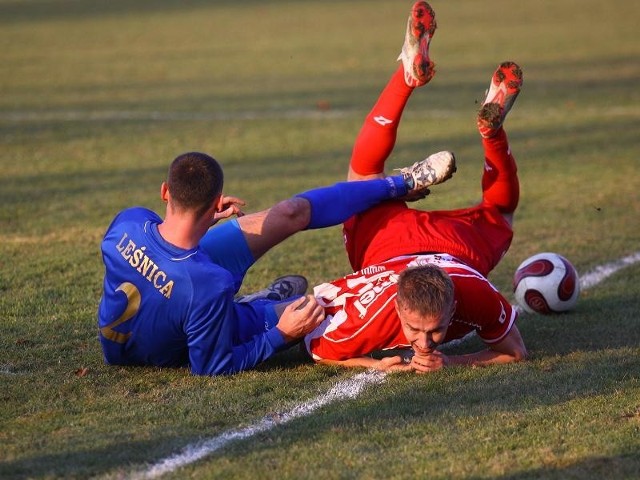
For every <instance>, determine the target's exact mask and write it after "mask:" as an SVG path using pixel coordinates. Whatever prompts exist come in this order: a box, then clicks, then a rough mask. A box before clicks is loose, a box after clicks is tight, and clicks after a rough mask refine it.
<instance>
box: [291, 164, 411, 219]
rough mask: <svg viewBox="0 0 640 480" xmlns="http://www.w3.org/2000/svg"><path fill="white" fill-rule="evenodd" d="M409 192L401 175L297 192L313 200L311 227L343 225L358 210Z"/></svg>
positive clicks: (361, 210) (310, 201)
mask: <svg viewBox="0 0 640 480" xmlns="http://www.w3.org/2000/svg"><path fill="white" fill-rule="evenodd" d="M406 194H407V185H406V184H405V182H404V180H403V178H402V176H401V175H395V176H393V177H386V178H380V179H374V180H364V181H358V182H340V183H336V184H335V185H332V186H330V187H321V188H316V189H314V190H309V191H306V192H303V193H300V194H298V195H296V196H297V197H302V198H306V199H307V200H308V201H309V203H310V204H311V221H310V222H309V225H308V226H307V230H312V229H315V228H324V227H331V226H333V225H339V224H341V223H343V222H345V221H346V220H348V219H349V218H351V217H352V216H354V215H356V214H357V213H360V212H364V211H365V210H367V209H369V208H371V207H373V206H374V205H377V204H378V203H380V202H382V201H384V200H389V199H391V198H397V197H402V196H404V195H406Z"/></svg>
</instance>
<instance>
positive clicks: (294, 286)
mask: <svg viewBox="0 0 640 480" xmlns="http://www.w3.org/2000/svg"><path fill="white" fill-rule="evenodd" d="M308 286H309V284H308V283H307V279H306V278H304V277H303V276H302V275H285V276H284V277H278V278H276V279H275V280H274V281H273V282H271V285H269V286H268V287H267V288H265V289H264V290H260V291H259V292H255V293H251V294H249V295H244V296H242V297H238V298H236V302H238V303H248V302H253V301H254V300H261V299H267V300H276V301H281V300H286V299H287V298H291V297H296V296H299V295H304V294H305V293H306V292H307V287H308Z"/></svg>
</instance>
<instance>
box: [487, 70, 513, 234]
mask: <svg viewBox="0 0 640 480" xmlns="http://www.w3.org/2000/svg"><path fill="white" fill-rule="evenodd" d="M521 87H522V70H521V68H520V67H519V66H518V65H517V64H515V63H513V62H504V63H502V64H501V65H500V66H499V67H498V69H497V70H496V71H495V73H494V74H493V77H492V78H491V84H490V86H489V89H488V91H487V95H486V97H485V100H484V101H483V103H482V107H481V108H480V111H479V112H478V131H479V132H480V135H481V137H482V145H483V147H484V155H485V163H484V171H483V175H482V200H483V203H484V204H489V205H493V206H496V207H497V208H498V210H499V211H500V212H501V213H502V215H503V216H504V218H505V219H506V220H507V221H508V222H509V223H510V224H511V223H512V222H513V212H514V211H515V209H516V207H517V206H518V201H519V196H520V185H519V182H518V175H517V170H518V169H517V166H516V162H515V159H514V157H513V155H512V154H511V148H510V147H509V141H508V139H507V134H506V133H505V131H504V128H503V123H504V120H505V117H506V116H507V114H508V113H509V111H510V110H511V107H512V106H513V103H514V102H515V100H516V98H517V96H518V94H519V93H520V88H521Z"/></svg>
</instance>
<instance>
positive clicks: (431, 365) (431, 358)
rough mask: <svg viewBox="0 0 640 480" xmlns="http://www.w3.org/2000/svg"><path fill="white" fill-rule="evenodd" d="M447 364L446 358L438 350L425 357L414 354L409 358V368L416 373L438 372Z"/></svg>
mask: <svg viewBox="0 0 640 480" xmlns="http://www.w3.org/2000/svg"><path fill="white" fill-rule="evenodd" d="M447 364H448V358H447V356H446V355H445V354H444V353H442V352H439V351H438V350H434V351H433V352H431V353H429V354H427V355H418V354H415V355H414V356H413V357H412V358H411V363H410V364H409V366H410V367H411V368H412V369H413V370H415V372H416V373H427V372H435V371H436V370H440V369H441V368H443V367H446V366H447Z"/></svg>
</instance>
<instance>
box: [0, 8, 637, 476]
mask: <svg viewBox="0 0 640 480" xmlns="http://www.w3.org/2000/svg"><path fill="white" fill-rule="evenodd" d="M410 3H411V2H408V3H407V4H406V5H405V4H403V3H402V2H385V1H383V0H369V1H367V2H364V1H360V0H353V1H349V2H346V1H338V0H333V1H326V0H323V1H320V0H306V1H301V0H300V1H297V2H283V1H270V2H257V1H243V2H235V1H216V2H206V1H203V0H191V1H186V2H178V1H177V0H174V1H170V0H141V1H136V2H129V1H124V0H113V1H109V2H97V1H92V0H29V1H24V0H23V1H20V0H0V92H2V94H1V95H0V169H1V171H2V174H1V175H0V331H1V332H2V333H0V369H1V371H0V404H1V406H0V445H2V448H0V477H2V478H86V477H94V476H107V477H114V478H117V477H126V476H127V475H130V474H131V473H132V472H134V471H136V470H137V469H138V468H140V467H141V466H142V465H144V464H145V463H147V462H153V461H155V460H158V459H161V458H164V457H166V456H168V455H170V454H172V453H175V452H178V451H180V449H181V448H183V447H184V446H186V445H188V444H191V443H193V442H195V441H198V440H199V439H206V438H211V437H215V436H216V435H219V434H221V433H223V432H225V431H227V430H230V429H236V428H241V427H244V426H248V425H251V424H252V423H254V422H256V421H259V420H260V419H261V418H263V417H264V416H265V415H272V414H274V413H277V412H282V411H286V410H287V409H288V408H291V407H292V406H294V405H297V404H298V403H300V402H303V401H306V400H310V399H313V398H315V397H317V396H318V395H321V394H323V393H324V392H326V391H327V390H328V389H329V388H330V387H331V386H332V385H333V384H334V383H335V382H337V381H340V380H344V379H347V378H350V377H351V376H353V375H354V372H353V371H346V370H341V369H337V368H332V367H325V366H322V367H320V366H314V365H312V364H310V363H309V362H307V361H306V360H305V359H304V358H303V356H302V355H301V354H300V353H299V352H297V351H296V350H292V351H289V352H285V353H283V354H281V355H279V356H278V357H276V358H274V359H273V360H271V361H270V362H267V364H265V365H263V366H261V367H260V368H259V369H258V370H256V371H252V372H246V373H243V374H241V375H237V376H235V377H229V378H198V377H192V376H190V375H189V374H188V372H187V371H186V370H163V369H155V368H117V367H107V366H105V365H103V363H102V360H101V352H100V348H99V345H98V342H97V331H96V327H95V310H96V305H97V303H98V301H99V297H100V287H101V277H102V265H101V262H100V255H99V243H100V239H101V236H102V233H103V232H104V230H105V228H106V227H107V225H108V224H109V222H110V220H111V219H112V217H113V216H114V215H115V213H116V212H118V211H119V210H120V209H122V208H125V207H127V206H130V205H136V204H139V205H146V206H148V207H150V208H153V209H156V210H157V211H159V212H161V208H162V203H161V202H160V199H159V193H158V192H159V185H160V182H161V181H162V180H163V177H164V175H165V172H166V168H167V166H168V163H169V162H170V160H171V159H173V158H174V157H175V156H176V155H178V154H179V153H182V152H184V151H187V150H201V151H206V152H209V153H211V154H213V155H214V156H216V158H218V159H219V160H220V161H221V162H222V164H223V166H224V168H225V171H226V172H227V183H226V191H227V192H228V193H233V194H235V195H238V196H240V197H242V198H245V199H246V200H247V201H248V203H249V205H248V209H247V210H248V211H256V210H259V209H262V208H265V207H267V206H269V205H270V204H272V203H273V202H275V201H277V200H279V199H282V198H285V197H287V196H289V195H291V194H293V193H295V192H297V191H300V190H304V189H307V188H312V187H314V186H317V185H318V184H323V183H331V182H334V181H338V180H342V179H343V178H344V175H345V170H346V164H347V161H348V158H349V154H350V150H351V146H352V142H353V140H354V138H355V136H356V134H357V132H358V130H359V127H360V123H361V121H362V119H363V117H364V115H365V114H366V112H367V110H368V109H369V107H370V106H371V104H372V102H373V101H374V100H375V98H376V96H377V94H378V92H379V91H380V89H381V88H382V86H383V84H384V82H385V81H386V79H387V77H388V75H389V74H390V73H391V72H392V71H393V68H395V65H394V62H393V60H394V59H395V57H396V56H397V53H398V50H399V48H400V45H401V40H402V33H403V32H402V28H403V25H404V22H405V19H406V12H407V10H408V8H409V6H410ZM433 6H434V8H435V9H436V11H437V15H438V24H439V29H438V31H437V34H436V36H435V37H434V40H433V43H432V52H433V59H434V60H435V61H436V63H437V68H438V74H437V76H436V77H435V79H434V80H433V82H432V83H431V84H430V85H429V86H428V87H427V88H425V89H424V90H421V91H418V92H416V94H415V95H414V97H413V98H412V100H411V102H410V104H409V106H408V108H407V111H406V115H405V119H404V121H403V125H402V127H401V130H400V134H399V138H398V144H397V147H396V150H395V152H394V154H393V156H392V158H391V159H390V160H389V162H388V166H389V168H393V167H398V166H402V165H404V164H407V163H410V162H413V161H414V160H416V159H419V158H423V157H424V156H425V155H426V154H427V153H430V152H432V151H437V150H441V149H451V150H454V151H455V152H456V154H457V158H458V161H459V170H458V173H457V174H456V176H455V177H454V179H453V181H451V182H448V183H447V184H444V185H442V186H440V187H438V188H437V189H434V192H433V194H432V195H431V196H430V197H429V199H428V200H425V201H423V202H422V203H420V204H419V205H420V206H421V207H424V208H452V207H458V206H463V205H467V204H469V203H470V202H473V201H475V200H476V199H477V198H478V196H479V178H480V172H481V163H480V162H481V157H482V151H481V149H480V144H479V141H478V139H477V134H476V132H475V128H474V114H475V110H476V108H477V105H476V102H477V101H478V100H479V99H481V97H482V95H483V92H484V89H485V88H486V86H487V85H488V81H489V77H490V74H491V73H492V71H493V68H494V67H495V65H497V64H498V63H499V62H501V61H502V60H507V59H513V60H516V61H518V62H519V63H520V64H521V65H522V66H523V68H524V71H525V86H524V89H523V93H522V95H521V96H520V98H519V99H518V103H517V105H516V107H515V108H514V110H513V112H512V113H511V114H510V116H509V119H508V132H509V137H510V140H511V143H512V148H513V151H514V154H515V155H516V158H517V159H518V163H519V172H520V175H521V182H522V198H521V206H520V209H519V212H518V216H517V218H516V225H515V228H516V237H515V240H514V243H513V246H512V248H511V250H510V251H509V253H508V254H507V256H506V257H505V259H504V260H503V262H502V263H501V264H500V266H499V267H498V268H497V269H496V270H495V271H494V272H493V273H492V276H491V280H492V281H493V282H494V283H495V284H496V286H498V287H499V288H500V289H502V290H503V291H504V292H506V294H507V296H509V298H511V299H512V297H511V294H510V283H511V276H512V273H513V271H514V269H515V268H516V266H517V265H518V264H519V263H520V262H521V261H522V260H523V259H524V258H526V257H527V256H529V255H531V254H533V253H537V252H539V251H543V250H550V251H557V252H558V253H561V254H563V255H565V256H567V257H568V258H570V259H571V260H572V261H573V263H574V264H575V265H576V267H577V268H578V270H579V271H580V272H583V273H584V272H587V271H589V270H590V269H592V268H593V267H595V266H597V265H601V264H604V263H606V262H610V261H613V260H615V259H618V258H620V257H623V256H625V255H629V254H631V253H634V252H637V251H638V250H640V235H639V229H638V222H639V220H640V218H639V217H640V193H639V192H640V176H639V175H638V168H639V167H640V162H639V160H638V158H639V157H640V140H639V137H638V132H640V93H638V88H637V85H638V84H639V82H640V64H639V63H638V60H637V59H638V58H640V43H638V40H637V25H636V23H637V22H636V19H637V18H638V17H639V14H640V7H639V6H638V3H637V2H632V1H624V0H612V1H610V2H596V1H594V0H585V1H580V2H579V1H577V0H556V1H551V0H540V1H536V2H523V3H522V4H518V5H517V8H515V9H514V4H513V2H507V1H506V0H493V1H491V2H488V3H487V2H476V1H473V0H461V1H457V2H445V1H442V0H434V1H433ZM327 106H328V110H325V108H326V107H327ZM347 271H348V263H347V260H346V256H345V254H344V252H343V249H342V242H341V233H340V229H339V228H332V229H327V230H325V231H314V232H305V233H302V234H300V235H299V236H297V237H295V238H293V239H291V240H289V241H287V242H286V243H285V244H283V245H281V246H279V247H277V248H276V249H274V250H273V251H272V252H270V253H269V254H268V255H267V256H266V257H265V258H264V259H263V260H261V262H260V263H259V264H258V265H256V266H255V267H254V268H253V269H252V270H251V271H250V273H249V276H248V278H247V282H246V287H245V288H246V289H247V290H253V289H257V288H261V287H262V286H264V285H265V284H266V283H268V282H269V280H270V279H271V278H273V277H275V276H277V275H281V274H284V273H288V272H300V273H304V274H305V275H307V276H308V277H309V279H310V281H311V282H312V283H318V282H320V281H322V280H327V279H329V278H333V277H337V276H341V275H343V274H344V273H346V272H347ZM639 299H640V266H638V265H636V266H633V267H629V268H627V269H624V270H622V271H620V272H618V273H617V274H615V275H614V276H613V277H611V278H609V279H607V280H606V281H605V282H603V283H602V284H600V285H598V286H597V287H595V288H593V289H591V290H588V291H586V292H583V295H582V297H581V301H580V303H579V304H578V307H577V308H576V310H575V311H573V312H571V313H570V314H567V315H561V316H557V317H541V316H532V315H523V316H522V317H521V318H520V320H519V328H520V330H521V332H522V334H523V337H524V339H525V342H526V344H527V347H528V349H529V352H530V355H531V358H530V360H529V361H527V362H524V363H521V364H517V365H507V366H501V367H495V368H486V369H464V368H452V369H447V370H445V371H441V372H437V373H435V374H433V375H428V376H417V375H393V376H388V377H387V378H386V380H385V381H384V383H382V384H381V385H378V386H371V387H369V388H367V389H366V390H365V391H364V393H363V394H361V395H360V396H359V397H357V398H356V399H353V400H346V401H341V402H339V403H336V404H332V405H329V406H326V407H324V408H322V409H320V410H318V411H316V412H314V413H313V414H312V415H310V416H307V417H304V418H300V419H297V420H294V421H292V422H291V423H288V424H287V425H283V426H281V427H278V428H275V429H273V430H270V431H268V432H265V433H262V434H258V435H256V436H255V437H253V438H250V439H247V440H243V441H240V442H237V443H232V444H230V445H228V446H227V447H225V448H223V449H222V450H220V451H218V452H216V453H214V454H213V455H211V456H209V457H207V458H206V459H204V460H202V461H200V462H198V463H196V464H193V465H190V466H188V467H186V468H184V469H181V470H179V471H177V472H175V473H173V474H170V475H168V477H169V478H185V477H192V478H278V479H281V478H310V477H315V478H327V479H337V478H345V479H347V478H409V477H418V478H424V477H428V478H443V479H444V478H460V479H463V478H464V479H479V478H500V479H529V478H557V479H566V478H577V479H590V478H598V477H600V478H615V479H618V478H638V477H639V476H640V400H639V399H640V384H639V381H638V379H639V377H640V360H639V359H640V347H639V345H640V328H638V320H639V319H638V311H639V307H640V301H639ZM478 347H479V345H478V344H477V343H474V342H471V343H470V344H467V345H464V346H462V347H458V348H457V349H456V351H468V350H469V349H473V348H478ZM83 369H86V370H83Z"/></svg>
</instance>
